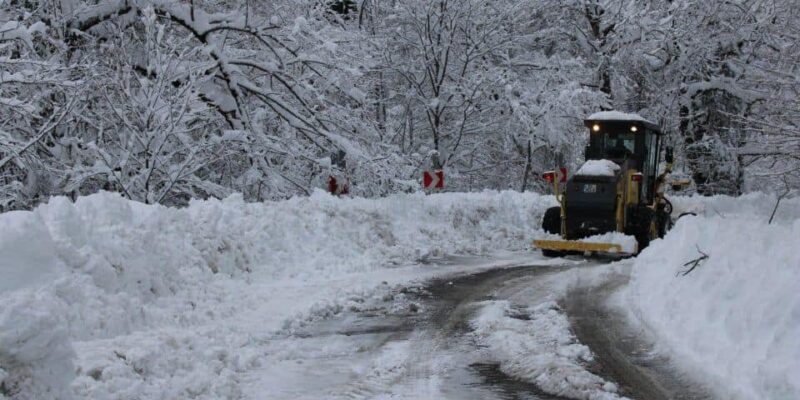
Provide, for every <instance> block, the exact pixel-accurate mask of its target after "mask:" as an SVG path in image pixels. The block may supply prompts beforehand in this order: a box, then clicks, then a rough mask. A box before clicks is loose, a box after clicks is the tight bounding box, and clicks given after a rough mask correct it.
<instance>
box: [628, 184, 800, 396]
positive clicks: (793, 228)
mask: <svg viewBox="0 0 800 400" xmlns="http://www.w3.org/2000/svg"><path fill="white" fill-rule="evenodd" d="M769 199H770V197H769V196H765V195H750V196H745V197H743V198H740V199H733V198H725V197H721V198H710V199H709V198H706V199H702V200H700V199H698V198H694V199H692V198H684V199H680V198H678V199H675V200H674V201H673V202H674V203H676V204H680V206H681V207H685V206H687V205H688V204H691V203H692V202H693V201H694V202H695V204H697V203H699V205H700V206H701V207H699V208H700V209H703V208H705V212H704V213H702V214H701V215H700V216H697V217H692V216H688V217H684V218H681V219H680V220H679V221H678V223H677V225H676V226H675V228H674V229H673V230H672V231H671V232H670V233H669V234H668V235H667V236H666V237H665V238H664V239H663V240H656V241H654V242H652V243H651V244H650V247H648V248H647V249H645V250H644V251H643V252H642V254H641V255H639V257H637V258H636V260H635V264H634V266H633V273H632V279H631V283H630V286H629V288H628V289H627V293H625V294H624V295H625V296H627V298H628V300H629V301H628V302H627V304H629V305H630V307H631V310H632V312H633V314H634V315H635V317H636V318H637V319H638V320H640V321H642V322H643V323H644V324H645V325H647V326H648V327H650V328H651V329H652V330H653V331H654V332H655V334H656V335H657V336H658V337H659V338H660V340H661V341H662V342H663V343H664V345H665V346H666V348H667V349H668V350H669V351H670V352H672V353H673V354H674V355H676V356H677V357H675V358H676V359H677V360H679V361H681V362H683V363H685V364H686V365H687V366H688V367H689V368H694V369H696V371H697V372H698V374H700V375H701V376H708V377H710V380H711V381H712V383H715V384H716V386H717V387H718V389H719V390H720V392H721V393H724V394H725V396H726V397H727V398H739V399H757V398H761V399H776V400H780V399H785V400H789V399H797V398H800V372H798V371H800V346H799V345H798V342H797V340H798V338H800V252H798V247H800V220H798V219H796V218H797V217H796V216H797V215H800V207H798V206H797V205H798V202H797V200H790V201H787V202H786V204H785V206H786V207H785V208H784V209H783V210H782V211H780V214H776V219H775V222H773V224H772V225H768V224H767V222H766V221H767V220H768V219H769V214H770V213H771V212H772V207H773V206H774V203H775V201H774V198H772V201H768V200H769ZM698 200H699V201H698ZM792 218H795V219H792ZM700 251H702V252H703V253H705V254H708V259H707V260H702V261H700V262H699V263H698V264H697V267H696V268H694V270H692V271H691V272H689V269H690V268H691V266H692V264H689V265H688V266H687V265H685V264H686V263H688V262H690V261H692V260H695V259H698V258H699V257H701V256H702V255H701V253H700Z"/></svg>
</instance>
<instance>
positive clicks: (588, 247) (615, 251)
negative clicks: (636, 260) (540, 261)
mask: <svg viewBox="0 0 800 400" xmlns="http://www.w3.org/2000/svg"><path fill="white" fill-rule="evenodd" d="M533 247H536V248H538V249H542V250H551V251H579V252H587V251H588V252H592V253H603V254H611V255H618V256H631V255H634V254H636V249H634V251H633V252H632V253H629V252H625V251H623V250H622V246H621V245H619V244H617V243H589V242H579V241H575V240H534V241H533Z"/></svg>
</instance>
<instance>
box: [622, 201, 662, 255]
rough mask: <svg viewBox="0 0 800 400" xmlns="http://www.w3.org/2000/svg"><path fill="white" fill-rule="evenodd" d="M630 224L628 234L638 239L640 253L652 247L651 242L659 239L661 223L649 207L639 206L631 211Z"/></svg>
mask: <svg viewBox="0 0 800 400" xmlns="http://www.w3.org/2000/svg"><path fill="white" fill-rule="evenodd" d="M629 218H630V222H629V223H628V230H627V234H629V235H632V236H634V237H635V238H636V242H637V243H638V244H639V251H640V252H641V251H642V250H644V248H645V247H647V246H649V245H650V241H651V240H653V239H656V238H658V237H659V228H660V227H659V225H660V224H659V222H658V221H657V219H656V213H655V212H654V211H653V210H652V209H651V208H649V207H647V206H638V207H635V208H630V209H629Z"/></svg>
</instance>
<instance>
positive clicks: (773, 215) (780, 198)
mask: <svg viewBox="0 0 800 400" xmlns="http://www.w3.org/2000/svg"><path fill="white" fill-rule="evenodd" d="M783 183H784V184H785V185H786V190H785V191H784V192H783V193H782V194H781V195H780V196H778V201H776V202H775V208H773V209H772V215H770V216H769V222H767V225H770V224H772V219H773V218H775V212H777V211H778V206H780V205H781V200H783V198H784V197H786V196H788V195H789V192H791V189H789V182H788V181H787V180H786V176H785V175H784V176H783Z"/></svg>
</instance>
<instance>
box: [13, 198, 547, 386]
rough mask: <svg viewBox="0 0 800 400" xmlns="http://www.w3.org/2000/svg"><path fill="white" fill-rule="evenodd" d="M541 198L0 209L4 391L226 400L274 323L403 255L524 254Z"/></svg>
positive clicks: (356, 291) (313, 307) (345, 293)
mask: <svg viewBox="0 0 800 400" xmlns="http://www.w3.org/2000/svg"><path fill="white" fill-rule="evenodd" d="M552 204H553V199H552V197H549V196H538V195H535V194H520V193H513V192H503V193H496V192H492V193H489V192H487V193H475V194H440V195H434V196H425V195H422V194H412V195H396V196H391V197H388V198H384V199H375V200H367V199H338V198H333V197H331V196H329V195H327V194H324V193H321V192H318V193H315V194H314V195H313V196H311V197H309V198H295V199H291V200H288V201H283V202H270V203H263V204H245V203H244V202H243V201H242V200H241V199H240V198H239V197H232V198H229V199H226V200H223V201H217V200H209V201H196V202H193V203H192V204H191V205H190V206H189V207H188V208H184V209H174V208H166V207H161V206H147V205H143V204H140V203H135V202H131V201H127V200H124V199H122V198H121V197H120V196H118V195H115V194H110V193H101V194H97V195H92V196H89V197H85V198H80V199H79V200H78V201H77V202H76V203H75V204H73V203H71V202H70V201H68V200H67V199H66V198H55V199H53V200H51V201H50V203H49V204H47V205H44V206H41V207H39V208H37V209H36V210H34V211H32V212H12V213H6V214H2V215H0V226H2V227H3V229H2V231H0V253H2V255H3V256H2V257H0V274H2V276H3V279H2V282H3V283H2V286H1V287H0V290H2V292H0V304H2V306H0V381H1V382H2V388H3V392H2V393H5V395H7V396H10V397H12V398H15V397H18V398H36V399H48V398H51V399H52V398H58V399H65V398H70V397H71V396H74V397H79V398H94V399H102V398H182V397H193V398H229V397H237V396H238V395H239V394H238V393H237V391H238V390H239V389H238V387H239V385H238V383H237V382H238V379H239V378H238V377H237V375H238V374H240V373H241V372H242V371H246V370H248V369H252V368H257V367H258V365H259V363H260V362H262V359H263V355H264V354H263V352H264V351H265V347H264V343H266V342H267V341H268V340H269V339H270V335H271V334H272V332H274V331H276V330H279V329H287V328H291V326H292V325H293V324H296V323H298V321H302V320H303V319H304V318H309V316H310V315H312V316H313V315H322V316H324V315H326V314H329V313H333V312H337V310H341V309H342V308H344V307H347V305H348V301H349V300H348V299H349V298H350V296H356V297H357V296H369V291H370V290H372V289H371V288H373V287H375V286H378V285H380V284H381V282H383V281H387V280H389V281H391V278H392V277H393V276H400V277H405V276H406V275H403V274H404V273H405V274H407V275H408V274H409V273H408V272H403V271H406V270H404V269H403V267H402V266H403V265H404V264H413V263H418V262H423V261H425V260H426V259H429V258H431V257H435V256H437V255H442V254H445V253H448V254H453V253H461V254H477V253H492V252H495V251H497V250H500V249H525V248H527V247H528V245H529V242H528V240H529V238H530V235H531V232H532V231H534V230H535V229H538V228H537V227H538V225H539V221H540V219H541V216H542V212H543V210H545V209H546V208H547V207H549V206H551V205H552ZM425 268H426V267H425V266H424V265H423V266H418V267H416V269H415V270H414V272H413V273H410V275H409V276H417V277H418V276H420V275H421V272H420V271H424V270H425ZM429 268H434V266H430V267H429ZM393 274H394V275H393ZM403 279H408V278H407V277H406V278H403ZM2 396H3V394H0V397H2Z"/></svg>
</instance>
